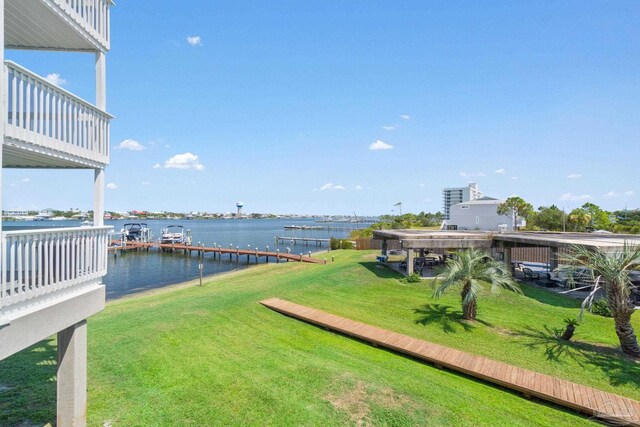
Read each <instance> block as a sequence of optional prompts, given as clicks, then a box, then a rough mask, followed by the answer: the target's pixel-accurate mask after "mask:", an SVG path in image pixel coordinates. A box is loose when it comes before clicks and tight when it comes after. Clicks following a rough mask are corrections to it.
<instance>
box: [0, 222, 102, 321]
mask: <svg viewBox="0 0 640 427" xmlns="http://www.w3.org/2000/svg"><path fill="white" fill-rule="evenodd" d="M110 230H111V227H82V228H80V227H78V228H63V229H58V230H46V231H43V230H35V231H10V232H6V233H3V234H2V236H1V244H2V248H3V250H2V253H1V254H0V266H1V269H2V270H1V271H0V274H1V275H2V276H1V277H0V309H2V308H6V307H10V306H12V305H15V304H17V303H20V302H21V301H28V300H32V299H34V298H36V297H38V296H41V295H44V294H49V295H50V294H52V293H55V292H56V291H61V290H64V289H68V288H71V287H73V286H77V285H82V284H84V283H90V282H92V281H95V280H96V279H99V278H100V277H102V276H104V275H105V274H106V272H107V257H108V254H107V245H108V236H109V231H110Z"/></svg>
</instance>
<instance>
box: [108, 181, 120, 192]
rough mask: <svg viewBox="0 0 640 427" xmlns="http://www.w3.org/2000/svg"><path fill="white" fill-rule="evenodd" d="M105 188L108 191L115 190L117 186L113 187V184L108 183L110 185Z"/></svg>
mask: <svg viewBox="0 0 640 427" xmlns="http://www.w3.org/2000/svg"><path fill="white" fill-rule="evenodd" d="M107 188H108V189H109V190H115V189H116V188H118V186H117V185H115V184H114V183H113V182H110V183H108V184H107Z"/></svg>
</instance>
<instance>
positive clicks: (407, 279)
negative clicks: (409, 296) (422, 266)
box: [404, 273, 421, 283]
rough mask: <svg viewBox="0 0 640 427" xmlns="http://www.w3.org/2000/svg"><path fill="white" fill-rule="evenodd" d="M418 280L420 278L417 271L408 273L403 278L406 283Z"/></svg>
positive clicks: (417, 281)
mask: <svg viewBox="0 0 640 427" xmlns="http://www.w3.org/2000/svg"><path fill="white" fill-rule="evenodd" d="M420 280H421V279H420V275H419V274H418V273H411V274H410V275H408V276H407V277H405V278H404V281H405V282H407V283H419V282H420Z"/></svg>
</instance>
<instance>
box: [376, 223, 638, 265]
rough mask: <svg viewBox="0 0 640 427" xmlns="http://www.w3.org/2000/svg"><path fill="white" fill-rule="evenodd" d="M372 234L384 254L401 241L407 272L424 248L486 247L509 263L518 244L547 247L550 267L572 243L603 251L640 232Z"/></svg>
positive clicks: (619, 246) (411, 231) (635, 238)
mask: <svg viewBox="0 0 640 427" xmlns="http://www.w3.org/2000/svg"><path fill="white" fill-rule="evenodd" d="M373 238H374V239H376V240H382V255H383V256H386V255H387V252H388V250H387V248H388V247H389V245H390V242H391V241H397V242H399V246H400V248H401V249H402V250H403V251H404V252H405V256H406V264H407V269H406V272H407V274H409V273H411V272H413V267H414V259H415V257H416V254H423V253H425V252H438V253H442V252H443V251H452V250H458V249H468V248H483V249H486V250H487V251H490V252H492V253H493V255H494V256H496V257H497V258H498V259H502V260H503V261H504V262H505V263H506V264H507V265H510V264H511V262H512V259H513V258H512V252H513V250H514V249H516V248H546V249H547V250H546V251H545V252H544V253H545V254H546V255H545V258H546V260H544V261H543V262H544V263H546V264H547V265H548V267H549V269H550V270H553V269H554V268H556V267H557V266H558V259H559V255H560V253H561V252H563V251H564V252H566V251H569V250H570V248H571V247H572V246H573V245H580V246H585V247H587V248H593V249H599V250H601V251H603V252H611V253H613V252H618V251H620V250H622V248H623V247H624V245H625V244H633V245H640V236H638V235H632V234H604V233H559V232H539V231H537V232H505V233H495V232H484V231H444V230H443V231H434V230H417V229H409V230H376V231H374V232H373Z"/></svg>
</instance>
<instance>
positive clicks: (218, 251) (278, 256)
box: [109, 241, 325, 264]
mask: <svg viewBox="0 0 640 427" xmlns="http://www.w3.org/2000/svg"><path fill="white" fill-rule="evenodd" d="M116 243H119V242H116V241H114V242H112V245H111V246H109V250H110V251H130V250H148V249H163V250H167V251H184V252H189V253H192V252H196V253H201V254H202V255H204V254H207V253H210V254H213V256H214V258H215V256H216V255H217V256H218V257H219V258H220V257H221V256H222V255H229V259H231V257H233V256H234V255H235V256H236V259H238V260H239V259H240V257H241V256H247V259H248V258H249V257H256V260H257V258H259V257H265V258H266V260H267V262H268V261H269V258H273V259H275V260H276V262H280V261H281V260H283V261H299V262H306V263H312V264H324V263H325V261H324V260H322V259H318V258H312V257H311V255H310V254H311V252H309V254H300V255H297V254H291V253H282V252H270V251H259V250H251V249H240V248H238V247H236V248H222V247H216V248H214V247H205V246H194V245H182V244H175V243H158V242H135V241H133V242H127V243H126V245H124V246H117V245H116Z"/></svg>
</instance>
